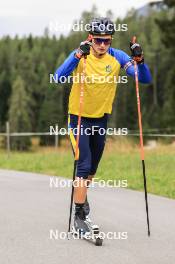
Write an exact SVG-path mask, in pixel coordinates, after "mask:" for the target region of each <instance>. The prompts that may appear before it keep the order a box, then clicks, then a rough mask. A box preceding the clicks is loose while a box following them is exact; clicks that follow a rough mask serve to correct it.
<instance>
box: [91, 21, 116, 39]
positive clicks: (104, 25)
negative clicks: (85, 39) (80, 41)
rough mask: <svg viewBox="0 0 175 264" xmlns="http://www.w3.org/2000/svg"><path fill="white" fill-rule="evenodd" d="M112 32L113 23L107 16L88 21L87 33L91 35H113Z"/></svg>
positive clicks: (113, 30)
mask: <svg viewBox="0 0 175 264" xmlns="http://www.w3.org/2000/svg"><path fill="white" fill-rule="evenodd" d="M114 32H115V29H114V23H113V22H112V21H111V20H110V19H109V18H107V17H100V18H94V19H93V20H92V21H91V22H90V32H89V33H90V34H92V35H113V34H114Z"/></svg>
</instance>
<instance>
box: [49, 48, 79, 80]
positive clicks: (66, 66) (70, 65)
mask: <svg viewBox="0 0 175 264" xmlns="http://www.w3.org/2000/svg"><path fill="white" fill-rule="evenodd" d="M74 54H75V50H74V51H73V52H71V54H70V55H69V57H68V58H67V59H66V60H65V61H64V62H63V64H62V65H61V66H60V67H59V68H58V69H57V70H56V71H55V74H54V78H55V79H58V82H61V77H68V76H69V75H70V74H71V73H72V72H73V71H74V69H75V68H76V67H77V65H78V63H79V61H80V60H79V59H78V58H76V57H75V56H74ZM56 77H57V78H56Z"/></svg>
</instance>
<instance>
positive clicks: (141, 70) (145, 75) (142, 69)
mask: <svg viewBox="0 0 175 264" xmlns="http://www.w3.org/2000/svg"><path fill="white" fill-rule="evenodd" d="M109 53H110V54H111V55H112V56H114V57H115V58H116V59H117V60H118V61H119V63H120V65H121V67H122V68H123V69H125V71H126V73H127V74H128V75H129V76H132V77H133V78H135V72H134V65H133V62H132V58H131V57H130V56H128V54H127V53H125V52H124V51H122V50H117V49H114V48H110V49H109ZM137 69H138V79H139V82H141V83H145V84H146V83H150V82H151V81H152V77H151V73H150V70H149V68H148V66H147V64H145V63H143V64H138V65H137Z"/></svg>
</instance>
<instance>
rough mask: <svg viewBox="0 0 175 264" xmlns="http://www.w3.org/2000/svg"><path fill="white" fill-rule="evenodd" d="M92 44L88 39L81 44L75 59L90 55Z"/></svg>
mask: <svg viewBox="0 0 175 264" xmlns="http://www.w3.org/2000/svg"><path fill="white" fill-rule="evenodd" d="M91 45H92V43H91V42H90V41H89V40H88V39H87V40H85V41H83V42H81V43H80V47H79V48H78V49H77V51H76V53H75V57H77V58H78V59H81V58H82V57H83V56H85V57H86V56H87V55H89V54H90V47H91Z"/></svg>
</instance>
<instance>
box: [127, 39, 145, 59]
mask: <svg viewBox="0 0 175 264" xmlns="http://www.w3.org/2000/svg"><path fill="white" fill-rule="evenodd" d="M130 50H131V57H132V58H133V60H134V61H136V62H137V64H142V63H144V55H143V50H142V48H141V46H140V45H139V44H138V43H132V42H131V41H130Z"/></svg>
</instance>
